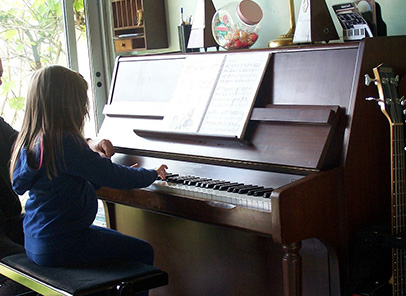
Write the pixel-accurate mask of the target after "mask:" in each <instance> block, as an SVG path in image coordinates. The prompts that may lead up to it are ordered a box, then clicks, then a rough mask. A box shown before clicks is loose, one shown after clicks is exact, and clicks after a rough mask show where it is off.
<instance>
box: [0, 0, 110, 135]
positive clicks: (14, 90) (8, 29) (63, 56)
mask: <svg viewBox="0 0 406 296" xmlns="http://www.w3.org/2000/svg"><path fill="white" fill-rule="evenodd" d="M85 1H86V0H85ZM87 2H89V4H88V3H87ZM99 2H101V1H96V0H92V1H86V2H85V3H84V2H83V0H15V1H10V0H0V57H1V58H2V60H3V68H4V73H3V85H2V87H0V116H2V117H3V118H4V119H5V120H6V121H7V122H8V123H10V124H11V125H12V126H13V127H14V128H15V129H17V130H18V129H19V128H20V126H21V123H22V119H23V116H24V107H25V96H26V91H27V88H26V87H27V84H28V81H29V79H30V77H31V75H32V73H33V72H35V71H36V70H38V69H40V68H42V67H44V66H47V65H50V64H59V65H63V66H67V67H70V68H72V69H73V70H76V71H79V72H80V73H81V74H82V75H83V76H84V77H85V79H86V80H87V81H88V83H89V99H90V101H91V104H90V106H91V110H90V118H89V119H90V120H89V121H88V122H87V124H86V127H85V135H86V136H87V137H93V136H94V135H95V134H96V131H97V127H98V126H99V125H100V120H95V119H96V118H97V116H95V114H97V112H96V111H97V110H99V111H98V112H99V113H98V116H101V113H100V112H101V111H100V110H101V107H100V106H99V107H98V109H97V108H95V107H96V106H97V105H96V104H95V100H94V95H99V96H100V97H101V98H102V99H101V103H100V104H99V105H102V104H104V102H105V101H104V100H105V98H103V97H106V94H107V88H108V85H107V84H108V81H109V80H108V79H107V78H106V76H109V75H106V74H105V73H106V71H109V70H110V69H109V68H108V67H107V68H106V66H104V65H105V64H106V62H105V61H104V60H103V56H105V54H104V52H105V51H101V49H100V48H103V46H101V44H103V42H106V40H105V39H101V38H94V37H93V38H90V39H91V40H89V42H88V38H89V37H90V35H89V34H88V33H89V30H88V29H87V28H86V20H87V17H88V18H89V20H90V19H92V22H93V23H94V24H95V22H99V23H100V20H101V19H102V18H101V17H100V13H99V10H100V9H101V8H99ZM85 6H87V7H88V8H89V9H92V11H91V12H92V13H88V11H87V13H85ZM93 15H95V16H96V17H93ZM90 16H92V17H90ZM99 23H98V24H97V25H93V27H95V28H97V29H98V30H102V29H101V28H100V26H99ZM93 30H95V29H93ZM97 34H99V35H101V34H100V32H96V34H95V36H96V35H97ZM88 44H89V45H90V46H91V47H92V46H94V48H95V49H93V50H89V45H88ZM104 47H106V46H104ZM106 50H107V51H108V48H107V49H106ZM78 53H80V54H78ZM88 53H89V54H88ZM94 54H96V55H97V56H94ZM89 57H90V58H89ZM89 61H92V63H93V66H90V63H89ZM96 63H97V66H94V65H96ZM107 64H108V65H111V62H107ZM96 68H102V69H96ZM93 73H95V76H94V77H93ZM108 73H111V72H108ZM103 101H104V102H103Z"/></svg>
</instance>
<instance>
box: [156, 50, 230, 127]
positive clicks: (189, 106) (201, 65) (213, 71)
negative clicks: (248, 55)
mask: <svg viewBox="0 0 406 296" xmlns="http://www.w3.org/2000/svg"><path fill="white" fill-rule="evenodd" d="M223 60H224V55H212V56H203V55H201V56H199V55H197V56H190V57H188V58H187V59H186V61H185V63H184V65H183V68H182V71H181V74H180V76H179V79H178V82H177V85H176V88H175V91H174V94H173V96H172V100H171V106H172V107H171V108H170V110H169V112H168V113H167V115H166V116H165V117H164V122H163V123H164V126H166V127H167V128H168V129H169V130H171V131H181V132H192V133H196V132H197V131H198V128H199V125H200V123H201V121H202V118H203V116H204V113H205V112H206V109H207V105H208V104H209V100H210V97H211V95H212V92H213V88H214V86H215V83H216V81H217V79H218V75H219V72H220V69H221V66H222V64H223Z"/></svg>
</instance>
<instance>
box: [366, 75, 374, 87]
mask: <svg viewBox="0 0 406 296" xmlns="http://www.w3.org/2000/svg"><path fill="white" fill-rule="evenodd" d="M371 82H374V83H376V79H375V78H371V77H370V76H369V75H368V74H365V85H367V86H369V85H370V84H371Z"/></svg>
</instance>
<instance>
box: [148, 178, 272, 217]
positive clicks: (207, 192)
mask: <svg viewBox="0 0 406 296" xmlns="http://www.w3.org/2000/svg"><path fill="white" fill-rule="evenodd" d="M149 188H150V189H152V190H154V191H159V192H164V193H170V194H176V195H183V196H186V197H191V198H198V199H203V200H208V201H213V202H220V203H225V204H230V205H233V206H240V207H245V208H249V209H254V210H259V211H264V212H271V199H270V196H271V193H272V191H273V188H264V186H259V185H246V184H242V183H239V182H231V181H225V180H212V179H209V178H201V177H196V176H179V175H178V174H170V173H168V174H167V178H166V179H165V180H161V179H159V178H158V180H157V181H155V182H154V183H153V184H152V185H150V186H149Z"/></svg>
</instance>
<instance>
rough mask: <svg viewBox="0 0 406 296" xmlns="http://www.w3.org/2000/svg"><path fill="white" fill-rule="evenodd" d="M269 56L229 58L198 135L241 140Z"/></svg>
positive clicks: (255, 54) (266, 54)
mask: <svg viewBox="0 0 406 296" xmlns="http://www.w3.org/2000/svg"><path fill="white" fill-rule="evenodd" d="M268 60H269V53H250V54H232V55H227V57H226V60H225V63H224V65H223V69H222V72H221V75H220V76H219V79H218V81H217V85H216V88H215V89H214V92H213V95H212V97H211V100H210V104H209V106H208V109H207V112H206V114H205V116H204V118H203V121H202V124H201V126H200V129H199V130H198V132H199V133H202V134H213V135H224V136H236V137H237V138H242V136H243V134H244V132H245V129H246V125H247V123H248V120H249V115H250V114H251V110H252V107H253V105H254V102H255V98H256V95H257V92H258V88H259V85H260V82H261V80H262V77H263V75H264V72H265V67H266V65H267V63H268Z"/></svg>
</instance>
